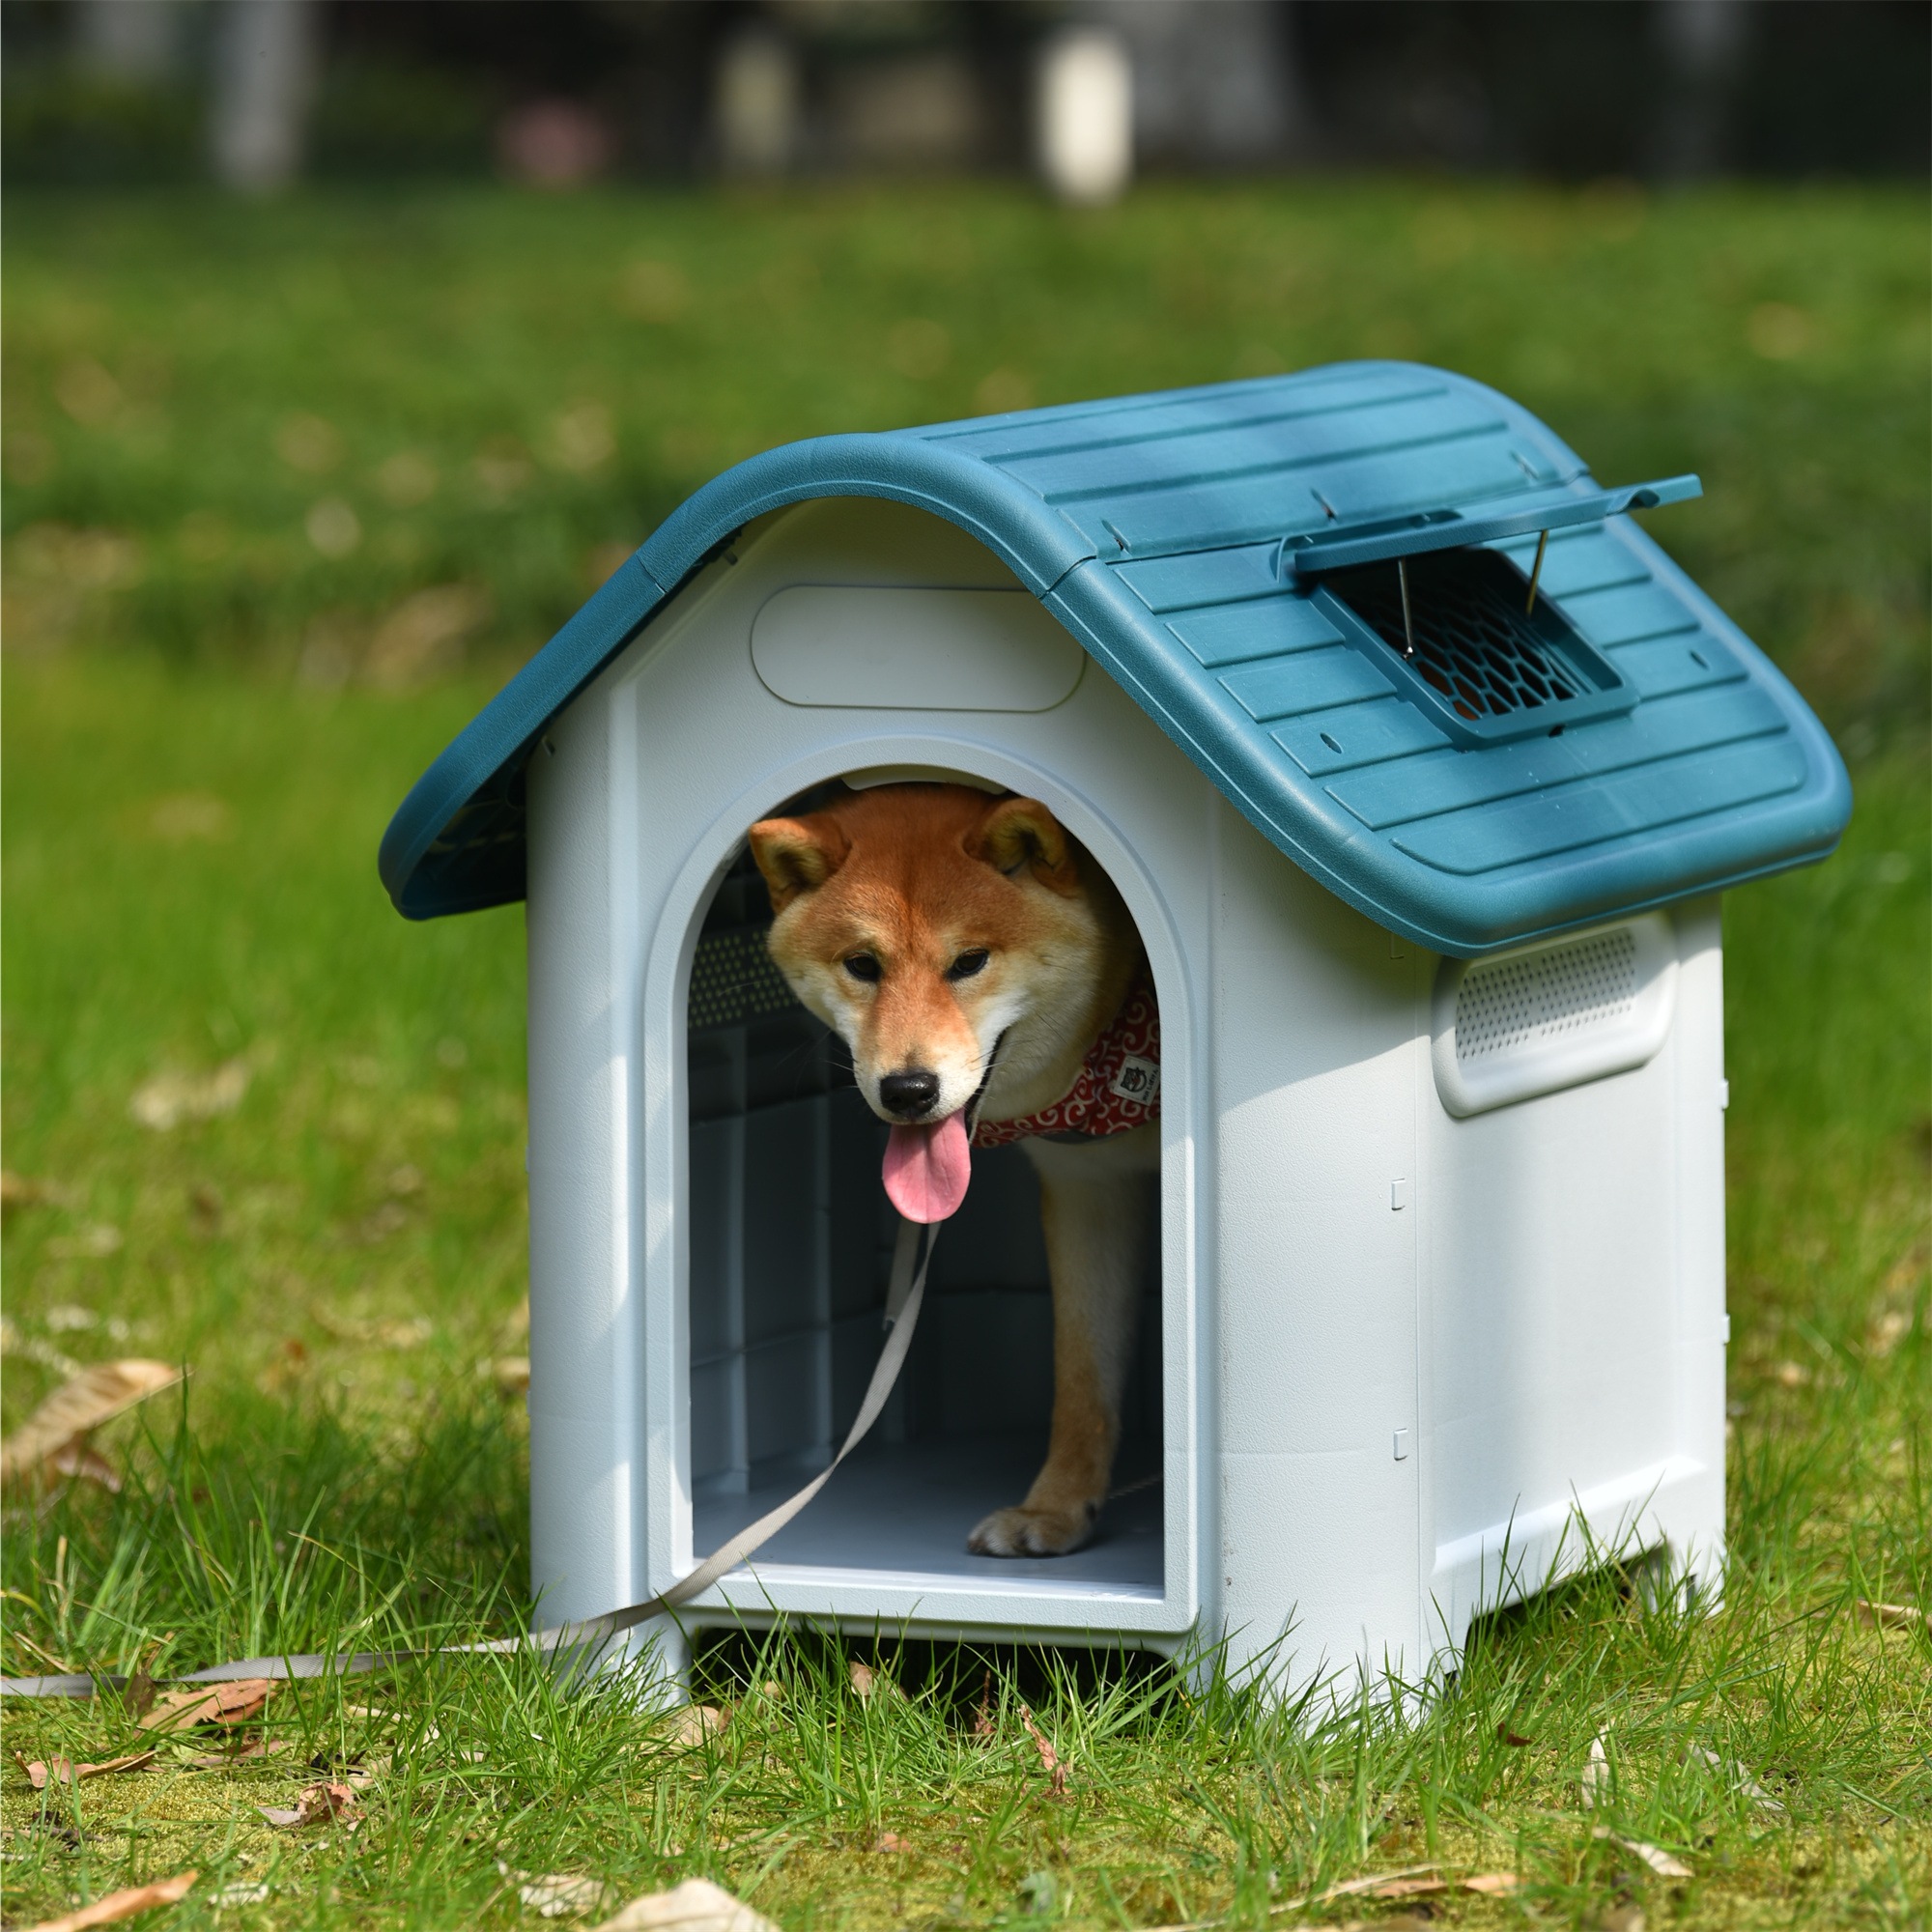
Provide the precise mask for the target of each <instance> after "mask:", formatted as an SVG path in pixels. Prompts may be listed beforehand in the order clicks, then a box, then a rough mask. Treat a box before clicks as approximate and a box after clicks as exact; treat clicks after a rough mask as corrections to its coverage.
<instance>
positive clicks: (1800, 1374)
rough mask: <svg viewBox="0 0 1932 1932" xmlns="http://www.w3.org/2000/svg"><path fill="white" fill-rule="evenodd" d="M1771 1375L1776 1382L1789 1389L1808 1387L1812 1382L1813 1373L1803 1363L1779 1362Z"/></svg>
mask: <svg viewBox="0 0 1932 1932" xmlns="http://www.w3.org/2000/svg"><path fill="white" fill-rule="evenodd" d="M1771 1373H1772V1377H1773V1378H1774V1379H1775V1380H1776V1381H1778V1382H1781V1383H1782V1384H1783V1385H1784V1386H1785V1387H1786V1388H1788V1389H1802V1388H1804V1387H1807V1386H1808V1385H1809V1383H1810V1380H1811V1371H1810V1370H1809V1369H1807V1368H1806V1367H1805V1366H1804V1363H1803V1362H1779V1363H1778V1365H1777V1366H1776V1368H1775V1369H1773V1370H1772V1372H1771Z"/></svg>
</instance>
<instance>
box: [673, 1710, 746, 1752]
mask: <svg viewBox="0 0 1932 1932" xmlns="http://www.w3.org/2000/svg"><path fill="white" fill-rule="evenodd" d="M730 1721H731V1720H730V1719H728V1718H727V1717H725V1713H724V1712H723V1711H721V1710H719V1709H718V1707H717V1706H716V1705H715V1704H680V1705H679V1706H678V1708H677V1709H676V1710H675V1711H673V1712H672V1713H671V1714H670V1716H669V1718H668V1719H667V1720H666V1722H665V1733H666V1735H667V1736H668V1738H669V1740H670V1742H671V1743H672V1744H674V1745H681V1746H683V1747H686V1748H687V1749H688V1748H690V1747H692V1746H695V1745H701V1744H702V1743H704V1741H705V1740H706V1739H707V1738H715V1737H716V1736H717V1735H718V1734H719V1733H720V1732H721V1731H722V1730H724V1728H725V1725H726V1724H727V1723H729V1722H730Z"/></svg>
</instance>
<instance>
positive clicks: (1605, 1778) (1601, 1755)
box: [1577, 1738, 1610, 1811]
mask: <svg viewBox="0 0 1932 1932" xmlns="http://www.w3.org/2000/svg"><path fill="white" fill-rule="evenodd" d="M1577 1785H1578V1787H1579V1788H1580V1789H1581V1791H1582V1794H1583V1808H1584V1809H1585V1810H1586V1811H1588V1810H1591V1809H1594V1808H1595V1806H1596V1804H1597V1801H1598V1800H1599V1799H1600V1798H1607V1797H1608V1796H1609V1795H1610V1760H1609V1756H1608V1754H1607V1753H1606V1752H1605V1749H1604V1741H1603V1739H1602V1738H1592V1739H1591V1740H1590V1758H1589V1762H1588V1763H1587V1764H1585V1765H1584V1767H1583V1774H1582V1776H1580V1777H1578V1778H1577Z"/></svg>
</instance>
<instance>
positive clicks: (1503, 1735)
mask: <svg viewBox="0 0 1932 1932" xmlns="http://www.w3.org/2000/svg"><path fill="white" fill-rule="evenodd" d="M1496 1736H1497V1737H1499V1738H1500V1739H1502V1741H1503V1743H1504V1744H1506V1745H1510V1746H1513V1747H1516V1748H1517V1749H1520V1748H1521V1747H1523V1746H1524V1745H1533V1744H1534V1743H1535V1742H1536V1740H1535V1739H1534V1738H1525V1737H1522V1736H1520V1735H1519V1734H1518V1733H1517V1732H1515V1731H1513V1730H1511V1729H1510V1727H1509V1726H1508V1725H1507V1724H1498V1725H1497V1726H1496Z"/></svg>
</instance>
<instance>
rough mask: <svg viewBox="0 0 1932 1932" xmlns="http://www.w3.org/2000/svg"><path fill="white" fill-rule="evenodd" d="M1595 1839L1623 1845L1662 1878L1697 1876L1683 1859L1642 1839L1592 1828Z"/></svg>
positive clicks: (1598, 1826) (1597, 1827) (1602, 1827)
mask: <svg viewBox="0 0 1932 1932" xmlns="http://www.w3.org/2000/svg"><path fill="white" fill-rule="evenodd" d="M1590 1835H1591V1837H1593V1838H1603V1839H1605V1840H1606V1841H1607V1842H1608V1843H1610V1844H1613V1845H1621V1846H1622V1847H1623V1848H1624V1850H1625V1851H1627V1852H1634V1853H1635V1854H1636V1856H1637V1857H1638V1858H1640V1859H1641V1860H1642V1861H1644V1863H1645V1864H1647V1865H1648V1866H1649V1867H1650V1868H1651V1870H1652V1871H1654V1872H1656V1873H1657V1874H1658V1875H1659V1876H1660V1877H1662V1878H1694V1877H1695V1876H1696V1874H1695V1873H1694V1872H1693V1871H1692V1870H1691V1869H1690V1866H1689V1865H1687V1864H1686V1863H1685V1862H1684V1861H1683V1860H1682V1859H1679V1858H1675V1857H1673V1856H1672V1855H1671V1854H1670V1853H1669V1852H1666V1851H1665V1850H1664V1849H1663V1848H1662V1846H1661V1845H1652V1844H1647V1843H1645V1841H1644V1840H1643V1839H1641V1838H1626V1837H1622V1836H1620V1835H1619V1834H1618V1833H1615V1832H1612V1831H1611V1830H1610V1829H1609V1828H1608V1827H1607V1826H1605V1825H1597V1826H1593V1827H1592V1828H1591V1832H1590Z"/></svg>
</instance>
